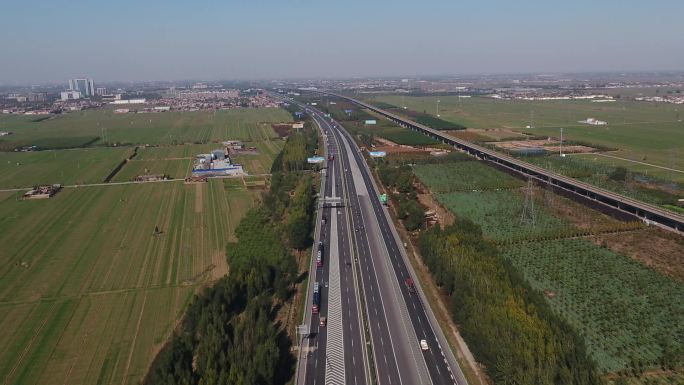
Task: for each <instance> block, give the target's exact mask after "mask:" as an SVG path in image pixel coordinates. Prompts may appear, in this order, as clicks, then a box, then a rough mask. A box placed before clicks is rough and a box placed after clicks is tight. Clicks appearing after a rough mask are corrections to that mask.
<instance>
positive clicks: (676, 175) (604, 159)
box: [571, 151, 684, 185]
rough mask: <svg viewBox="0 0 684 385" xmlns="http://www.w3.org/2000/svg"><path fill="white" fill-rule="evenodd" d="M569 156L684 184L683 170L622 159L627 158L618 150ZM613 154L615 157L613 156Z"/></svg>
mask: <svg viewBox="0 0 684 385" xmlns="http://www.w3.org/2000/svg"><path fill="white" fill-rule="evenodd" d="M571 156H572V157H573V158H579V159H582V160H585V161H590V162H594V163H596V164H599V165H605V166H608V167H624V168H627V169H629V170H630V171H632V172H635V173H639V174H643V175H645V176H647V177H650V178H655V179H661V180H671V181H674V182H677V183H681V184H682V185H684V171H681V170H679V171H678V170H675V169H672V167H668V169H664V168H661V167H657V166H656V165H651V164H644V163H648V162H642V163H636V162H634V161H630V160H624V159H629V158H624V157H623V156H622V155H621V153H620V152H619V151H618V152H611V153H608V154H605V156H603V155H601V154H575V155H571ZM613 156H615V157H617V158H614V157H613ZM618 158H624V159H618Z"/></svg>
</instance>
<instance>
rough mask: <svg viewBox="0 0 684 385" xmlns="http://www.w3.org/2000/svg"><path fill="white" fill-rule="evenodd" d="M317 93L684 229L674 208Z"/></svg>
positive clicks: (683, 221)
mask: <svg viewBox="0 0 684 385" xmlns="http://www.w3.org/2000/svg"><path fill="white" fill-rule="evenodd" d="M318 92H320V93H322V94H325V95H330V96H334V97H338V98H340V99H344V100H346V101H348V102H351V103H353V104H356V105H358V106H360V107H363V108H366V109H369V110H371V111H373V112H375V113H377V114H380V115H382V116H384V117H385V118H387V119H389V120H391V121H393V122H394V123H396V124H398V125H400V126H401V127H404V128H408V129H411V130H413V131H417V132H420V133H422V134H425V135H427V136H430V137H432V138H434V139H436V140H439V141H441V142H443V143H446V144H449V145H451V146H454V147H455V148H458V149H460V150H463V151H465V152H467V153H469V154H471V155H473V156H475V157H477V158H479V159H483V160H487V161H490V162H493V163H496V164H498V165H500V166H502V167H505V168H508V169H511V170H514V171H517V172H519V173H521V174H523V175H526V176H528V177H531V178H534V179H537V180H540V181H542V182H545V183H548V184H549V185H551V186H554V187H557V188H560V189H563V190H566V191H570V192H573V193H575V194H577V195H580V196H583V197H586V198H588V199H591V200H593V201H596V202H598V203H601V204H603V205H606V206H608V207H612V208H614V209H617V210H619V211H622V212H626V213H629V214H632V215H634V216H636V217H637V218H640V219H641V220H643V221H644V222H646V223H647V224H655V225H659V226H660V227H663V228H665V229H668V230H673V231H675V232H683V231H684V216H682V215H679V214H676V213H673V212H671V211H668V210H665V209H662V208H660V207H657V206H654V205H651V204H648V203H644V202H641V201H638V200H636V199H632V198H629V197H626V196H623V195H620V194H616V193H614V192H611V191H608V190H604V189H602V188H598V187H596V186H594V185H591V184H589V183H585V182H582V181H579V180H576V179H573V178H569V177H566V176H563V175H560V174H557V173H554V172H551V171H548V170H545V169H543V168H541V167H538V166H535V165H533V164H530V163H527V162H524V161H522V160H519V159H516V158H514V157H512V156H508V155H505V154H502V153H499V152H497V151H494V150H490V149H488V148H485V147H482V146H479V145H477V144H474V143H471V142H468V141H466V140H463V139H459V138H456V137H453V136H449V135H446V134H444V133H443V132H440V131H438V130H435V129H433V128H430V127H427V126H425V125H422V124H420V123H417V122H414V121H412V120H410V119H407V118H404V117H402V116H399V115H396V114H392V113H390V112H388V111H385V110H383V109H381V108H378V107H375V106H373V105H370V104H368V103H364V102H362V101H360V100H356V99H353V98H350V97H347V96H344V95H339V94H335V93H331V92H323V91H318Z"/></svg>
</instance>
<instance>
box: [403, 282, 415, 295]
mask: <svg viewBox="0 0 684 385" xmlns="http://www.w3.org/2000/svg"><path fill="white" fill-rule="evenodd" d="M405 283H406V288H407V289H408V291H409V293H411V294H413V293H415V292H416V287H415V286H414V285H413V279H411V278H406V281H405Z"/></svg>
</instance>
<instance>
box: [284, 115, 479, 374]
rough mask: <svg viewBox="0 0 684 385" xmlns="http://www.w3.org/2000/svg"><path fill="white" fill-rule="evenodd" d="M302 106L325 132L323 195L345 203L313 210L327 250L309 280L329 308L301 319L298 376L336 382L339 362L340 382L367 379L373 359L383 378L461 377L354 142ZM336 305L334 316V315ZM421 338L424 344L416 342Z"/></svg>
mask: <svg viewBox="0 0 684 385" xmlns="http://www.w3.org/2000/svg"><path fill="white" fill-rule="evenodd" d="M307 112H308V113H309V114H310V115H311V116H312V117H313V118H314V120H315V121H316V122H317V124H318V125H319V126H320V128H321V129H322V131H323V132H324V136H325V137H326V141H327V144H326V145H327V149H328V151H329V154H328V155H331V156H332V157H333V158H334V160H332V161H328V168H327V170H326V172H325V174H326V181H325V183H324V185H325V188H324V189H325V196H328V197H330V196H339V197H341V198H342V201H343V203H344V207H335V208H330V207H323V208H322V210H320V211H321V213H320V214H319V217H321V216H324V217H325V218H326V219H327V221H323V220H322V219H320V220H321V224H322V226H321V228H320V238H321V239H322V240H323V244H324V249H325V250H326V251H329V254H328V255H331V256H332V258H330V257H328V260H327V261H326V263H325V264H324V266H323V267H322V268H320V269H318V271H317V272H316V278H315V280H316V281H321V280H323V281H324V282H327V283H329V284H328V285H322V287H321V290H322V298H324V300H323V301H322V304H321V312H322V313H321V314H326V312H327V314H329V316H328V325H327V326H326V327H323V326H316V325H315V322H314V321H313V319H315V318H317V317H311V319H312V320H310V321H308V322H310V324H311V325H312V326H311V327H312V328H311V332H312V335H311V337H310V338H308V339H305V340H304V341H305V342H304V343H303V344H302V348H303V350H305V352H302V353H306V354H300V364H299V365H300V366H299V369H298V372H299V375H298V379H297V380H298V383H300V384H315V383H319V384H333V383H339V382H338V381H339V380H340V378H341V377H340V372H341V371H340V370H339V369H338V368H337V367H338V365H339V363H340V362H343V366H344V370H343V371H342V372H343V373H344V377H343V379H342V380H343V381H344V382H343V383H347V384H366V383H370V382H371V381H370V378H369V375H370V372H371V369H369V367H372V373H373V377H374V379H375V381H376V382H377V383H378V384H383V385H384V384H459V385H465V384H466V381H465V378H464V377H463V374H462V372H461V370H460V368H459V367H458V364H457V363H456V360H455V358H454V356H453V354H452V352H451V350H450V349H449V347H448V344H447V342H446V339H445V337H444V335H443V334H442V332H441V330H440V329H439V326H438V324H437V322H436V320H435V318H434V315H433V314H432V312H431V310H430V308H429V306H428V305H427V302H426V300H425V297H424V294H423V293H422V289H421V288H420V285H419V284H416V285H415V288H413V287H409V286H408V285H406V279H407V278H411V277H413V276H415V274H414V273H413V271H412V268H411V266H410V264H409V262H408V257H407V256H406V253H405V250H404V248H403V246H402V244H401V241H400V239H399V237H398V235H397V233H396V229H394V225H393V223H392V221H391V219H390V217H389V214H388V212H387V209H386V208H385V207H384V206H382V204H381V203H380V201H379V195H378V191H379V190H378V188H377V186H376V185H375V182H374V181H373V179H372V176H371V174H370V170H369V169H368V166H367V165H366V163H365V160H364V159H363V157H362V156H361V154H360V152H359V149H358V147H357V146H356V144H355V142H354V141H353V139H352V138H351V136H350V135H349V134H348V133H347V132H346V131H344V130H343V129H342V128H341V126H339V125H338V124H337V123H335V122H334V121H332V120H331V119H329V118H326V117H324V116H323V115H322V114H321V113H320V112H319V111H316V110H314V109H311V108H307ZM328 194H330V195H328ZM324 201H325V199H323V197H321V202H324ZM328 234H329V235H328ZM317 238H318V236H317ZM328 261H329V262H330V264H332V267H328V266H327V264H328ZM336 274H339V278H338V279H336V278H335V275H336ZM311 276H312V277H313V274H311ZM413 281H416V280H413ZM357 283H358V285H357ZM310 286H311V285H310ZM310 295H311V294H310ZM326 300H327V301H326ZM310 302H311V301H309V303H307V312H309V311H310V307H309V306H310ZM326 302H327V303H326ZM361 307H363V309H364V310H365V311H364V312H362V311H361ZM335 308H337V309H339V312H340V314H341V317H340V319H337V318H336V319H335V320H333V316H332V314H334V313H335V312H336V310H335ZM362 313H365V320H364V319H363V318H362ZM340 321H341V337H342V345H341V346H343V349H342V350H343V352H342V353H340V352H339V351H338V350H339V347H335V348H333V346H332V345H333V344H332V341H333V339H334V338H335V337H334V336H335V335H338V329H340V325H337V326H335V325H333V322H335V323H338V322H340ZM364 325H365V327H366V328H367V330H368V334H367V335H368V337H369V340H368V341H366V340H365V336H366V334H365V333H364V330H365V329H364ZM323 329H325V330H323ZM421 340H425V342H426V343H427V350H423V349H421V343H420V341H421ZM366 343H368V344H369V347H370V353H369V356H366V352H367V350H366V348H365V347H366ZM303 356H305V357H304V359H303ZM369 360H370V363H371V365H370V366H367V363H368V361H369ZM302 367H304V369H302ZM302 371H304V372H305V373H304V374H302V373H301V372H302Z"/></svg>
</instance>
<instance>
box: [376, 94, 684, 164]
mask: <svg viewBox="0 0 684 385" xmlns="http://www.w3.org/2000/svg"><path fill="white" fill-rule="evenodd" d="M438 99H439V100H440V104H439V113H440V116H441V118H442V119H445V120H448V121H452V122H455V123H460V124H463V125H465V126H467V127H473V128H511V129H515V130H519V131H523V132H529V133H532V134H536V135H549V136H554V137H558V136H559V128H560V127H563V128H564V131H563V136H564V138H565V139H567V140H577V141H583V142H589V143H595V144H598V145H602V146H606V147H610V148H618V149H619V150H620V152H619V154H620V156H622V157H625V158H628V159H632V160H640V161H646V162H648V163H654V164H657V165H661V166H666V167H673V168H676V169H679V170H684V122H678V121H677V114H678V113H680V112H681V111H679V110H681V108H678V107H677V106H676V105H672V104H664V103H645V102H635V101H627V100H625V101H622V100H620V101H617V102H614V103H592V102H590V101H543V102H542V101H537V102H532V101H520V100H496V99H491V98H481V97H473V98H467V99H465V98H461V99H460V100H459V98H458V97H457V96H420V97H411V96H400V95H380V96H375V97H373V98H372V99H371V100H376V101H381V102H386V103H390V104H392V105H395V106H401V105H402V103H404V105H406V106H407V107H408V108H409V109H411V110H414V111H418V112H423V111H425V112H427V113H428V114H435V106H436V102H437V100H438ZM588 117H594V118H597V119H600V120H605V121H607V122H608V123H609V124H608V125H607V126H590V125H582V124H579V123H577V121H579V120H584V119H586V118H588ZM680 118H681V117H680ZM532 120H534V123H533V124H532ZM528 125H532V126H533V128H526V127H527V126H528Z"/></svg>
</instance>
